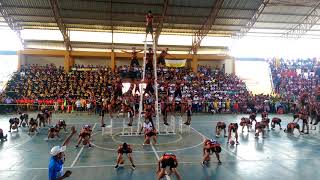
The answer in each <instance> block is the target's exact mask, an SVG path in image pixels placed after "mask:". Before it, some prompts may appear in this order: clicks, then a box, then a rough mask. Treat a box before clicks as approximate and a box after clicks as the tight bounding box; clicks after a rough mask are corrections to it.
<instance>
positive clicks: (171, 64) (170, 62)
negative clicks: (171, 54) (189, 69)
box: [166, 59, 187, 67]
mask: <svg viewBox="0 0 320 180" xmlns="http://www.w3.org/2000/svg"><path fill="white" fill-rule="evenodd" d="M186 62H187V59H183V60H174V59H166V66H167V67H185V66H186Z"/></svg>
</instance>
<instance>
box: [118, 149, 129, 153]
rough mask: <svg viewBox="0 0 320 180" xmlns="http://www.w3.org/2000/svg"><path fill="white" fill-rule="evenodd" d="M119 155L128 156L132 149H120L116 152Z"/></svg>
mask: <svg viewBox="0 0 320 180" xmlns="http://www.w3.org/2000/svg"><path fill="white" fill-rule="evenodd" d="M118 153H119V154H129V153H132V149H127V150H125V151H124V150H123V149H120V150H119V151H118Z"/></svg>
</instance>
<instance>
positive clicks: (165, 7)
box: [155, 0, 169, 45]
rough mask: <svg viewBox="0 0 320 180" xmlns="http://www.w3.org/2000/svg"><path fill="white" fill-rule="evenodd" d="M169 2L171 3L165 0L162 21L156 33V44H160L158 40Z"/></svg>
mask: <svg viewBox="0 0 320 180" xmlns="http://www.w3.org/2000/svg"><path fill="white" fill-rule="evenodd" d="M168 4H169V0H164V2H163V9H162V15H161V19H160V22H159V24H158V26H157V30H156V35H155V42H156V45H158V40H159V37H160V34H161V31H162V28H163V22H164V20H165V17H166V14H167V9H168Z"/></svg>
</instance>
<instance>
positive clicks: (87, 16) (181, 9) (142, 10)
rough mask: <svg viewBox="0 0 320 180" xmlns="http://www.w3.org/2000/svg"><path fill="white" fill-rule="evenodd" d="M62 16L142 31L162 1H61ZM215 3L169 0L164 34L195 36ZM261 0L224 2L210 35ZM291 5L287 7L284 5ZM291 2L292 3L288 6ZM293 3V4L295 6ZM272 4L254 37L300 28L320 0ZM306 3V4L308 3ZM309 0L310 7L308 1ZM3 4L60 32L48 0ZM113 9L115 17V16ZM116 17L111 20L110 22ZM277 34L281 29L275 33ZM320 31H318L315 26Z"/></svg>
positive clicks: (29, 23)
mask: <svg viewBox="0 0 320 180" xmlns="http://www.w3.org/2000/svg"><path fill="white" fill-rule="evenodd" d="M58 2H59V6H60V14H61V16H62V19H63V21H64V23H65V24H66V25H67V27H68V28H72V29H77V30H83V31H108V30H110V29H111V25H113V27H114V30H116V31H128V32H130V31H132V32H141V33H143V32H144V30H145V14H146V12H147V11H148V10H151V11H153V13H154V16H155V20H154V23H155V26H157V24H158V23H159V22H160V18H161V14H162V11H163V2H164V1H163V0H112V9H111V4H110V1H108V0H105V1H104V0H100V1H99V0H59V1H58ZM214 2H215V0H170V1H169V5H168V9H167V13H166V15H167V16H166V17H165V19H164V26H163V33H164V34H165V33H175V34H179V33H183V34H189V35H192V34H193V33H194V32H195V31H196V30H198V29H199V28H200V27H201V25H202V24H203V23H204V22H205V21H206V20H207V17H208V15H209V14H210V12H211V9H212V6H213V4H214ZM262 2H263V0H224V2H223V5H222V8H221V9H220V10H219V12H218V15H217V18H216V20H215V23H214V24H213V26H212V29H211V30H210V31H209V35H221V36H225V35H233V34H235V33H237V32H239V31H240V29H241V28H242V27H244V26H245V25H246V24H247V23H248V22H249V20H250V19H251V18H252V17H253V15H254V14H255V12H256V11H257V9H258V8H259V6H260V5H261V3H262ZM284 2H287V3H284ZM288 2H291V3H288ZM293 2H295V3H293ZM297 2H302V1H294V0H285V1H283V0H270V2H269V4H268V5H267V6H266V7H265V9H264V10H263V12H262V14H261V15H260V17H259V19H258V21H257V22H256V23H255V24H254V26H253V28H252V31H250V34H256V33H259V34H260V33H261V34H263V33H265V34H267V35H268V36H269V35H270V34H272V33H276V34H277V33H278V34H279V33H282V32H283V31H286V30H290V29H291V28H293V27H295V26H296V25H297V24H299V23H300V22H301V21H302V20H303V19H304V18H305V17H306V16H307V14H308V13H310V11H311V10H312V9H313V7H314V6H315V4H316V2H317V1H312V2H311V1H308V2H307V1H304V2H305V4H301V3H297ZM306 2H307V3H306ZM310 2H311V3H310ZM4 6H5V8H6V10H7V11H8V12H9V14H10V16H12V17H13V19H15V20H16V21H17V22H18V23H19V24H21V25H22V26H23V27H24V28H35V29H37V28H38V29H41V28H47V29H53V28H56V29H57V25H56V24H55V19H54V18H53V13H52V10H51V7H50V3H49V0H6V1H4ZM111 11H112V14H111ZM111 17H112V21H111ZM276 30H279V31H278V32H276ZM312 31H320V28H312Z"/></svg>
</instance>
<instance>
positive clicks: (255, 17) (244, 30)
mask: <svg viewBox="0 0 320 180" xmlns="http://www.w3.org/2000/svg"><path fill="white" fill-rule="evenodd" d="M268 3H269V0H263V2H262V4H261V5H260V7H259V8H258V10H257V11H256V12H255V14H254V15H253V17H252V18H251V20H250V21H249V22H248V23H247V24H246V25H245V26H244V27H243V28H241V29H240V32H239V33H237V35H236V37H238V38H242V37H243V36H245V35H246V34H247V32H249V31H250V29H251V28H252V26H253V25H254V24H255V23H256V22H257V20H258V18H259V16H260V15H261V13H262V12H263V10H264V8H265V7H266V6H267V4H268Z"/></svg>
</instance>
